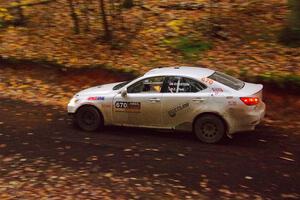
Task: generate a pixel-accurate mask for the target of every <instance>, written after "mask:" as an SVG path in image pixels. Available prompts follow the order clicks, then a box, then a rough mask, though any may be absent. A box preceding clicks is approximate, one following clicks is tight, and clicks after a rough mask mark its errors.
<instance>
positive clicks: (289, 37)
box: [280, 0, 300, 46]
mask: <svg viewBox="0 0 300 200" xmlns="http://www.w3.org/2000/svg"><path fill="white" fill-rule="evenodd" d="M288 4H289V6H290V9H291V13H290V14H289V19H288V24H287V26H286V27H285V28H284V30H283V31H282V34H281V37H280V40H281V41H282V42H283V43H285V44H287V45H290V46H300V1H299V0H288Z"/></svg>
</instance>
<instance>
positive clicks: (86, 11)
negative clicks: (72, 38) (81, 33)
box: [83, 0, 91, 32]
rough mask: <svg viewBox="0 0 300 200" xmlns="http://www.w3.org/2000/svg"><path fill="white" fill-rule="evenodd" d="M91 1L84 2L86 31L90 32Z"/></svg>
mask: <svg viewBox="0 0 300 200" xmlns="http://www.w3.org/2000/svg"><path fill="white" fill-rule="evenodd" d="M90 2H91V1H89V0H85V1H84V8H83V14H84V18H85V28H84V29H85V31H86V32H88V31H90V16H89V4H90Z"/></svg>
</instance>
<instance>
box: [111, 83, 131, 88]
mask: <svg viewBox="0 0 300 200" xmlns="http://www.w3.org/2000/svg"><path fill="white" fill-rule="evenodd" d="M129 82H130V81H125V82H122V83H119V84H118V85H115V86H114V87H113V90H118V89H120V88H122V87H123V86H125V85H127V83H129Z"/></svg>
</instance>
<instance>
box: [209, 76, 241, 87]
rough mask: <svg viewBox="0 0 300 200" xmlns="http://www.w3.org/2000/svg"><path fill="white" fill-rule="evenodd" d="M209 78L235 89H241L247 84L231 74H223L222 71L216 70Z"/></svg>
mask: <svg viewBox="0 0 300 200" xmlns="http://www.w3.org/2000/svg"><path fill="white" fill-rule="evenodd" d="M208 78H210V79H212V80H214V81H217V82H219V83H222V84H223V85H226V86H228V87H230V88H232V89H235V90H240V89H242V88H243V87H244V85H245V83H244V82H243V81H241V80H239V79H237V78H234V77H232V76H229V75H227V74H223V73H221V72H215V73H213V74H212V75H210V76H209V77H208Z"/></svg>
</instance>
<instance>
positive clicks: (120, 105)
mask: <svg viewBox="0 0 300 200" xmlns="http://www.w3.org/2000/svg"><path fill="white" fill-rule="evenodd" d="M115 111H116V112H134V113H138V112H140V111H141V102H127V101H117V102H116V103H115Z"/></svg>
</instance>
